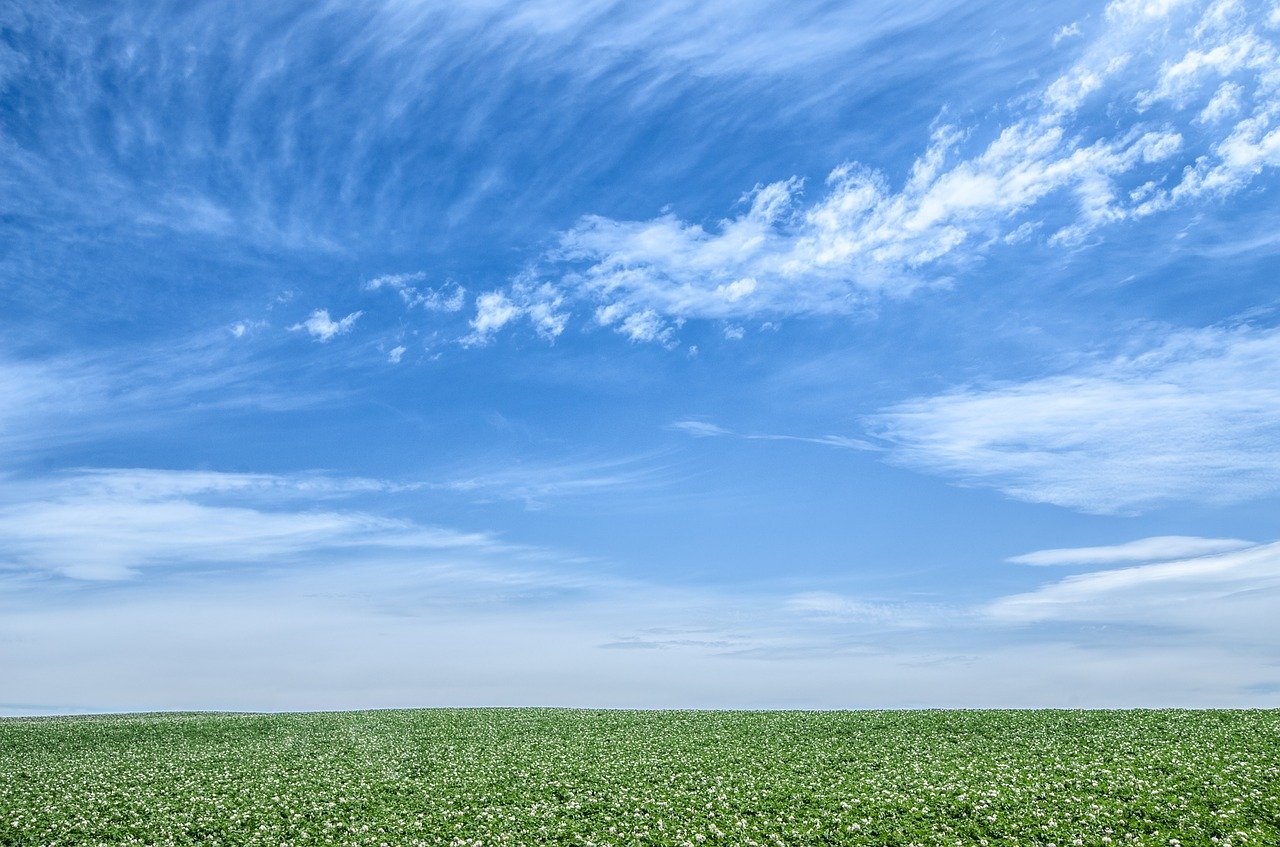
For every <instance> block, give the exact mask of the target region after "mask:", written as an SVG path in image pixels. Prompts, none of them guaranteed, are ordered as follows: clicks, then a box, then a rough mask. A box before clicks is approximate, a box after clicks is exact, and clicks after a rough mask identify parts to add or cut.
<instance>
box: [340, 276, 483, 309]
mask: <svg viewBox="0 0 1280 847" xmlns="http://www.w3.org/2000/svg"><path fill="white" fill-rule="evenodd" d="M426 278H427V275H426V273H424V272H422V271H418V272H416V273H410V274H388V275H386V276H379V277H375V278H373V279H371V280H369V281H368V282H366V283H365V284H364V289H365V290H366V291H377V290H378V289H380V288H390V289H392V290H393V291H395V292H397V293H398V294H399V295H400V299H401V300H403V301H404V304H405V305H406V306H408V307H409V308H414V307H419V308H422V309H426V310H427V311H429V312H458V311H461V310H462V307H463V306H465V305H466V303H467V290H466V289H465V288H463V287H462V286H461V285H458V284H457V283H455V282H449V283H446V284H445V285H442V286H440V287H439V288H415V287H414V286H413V285H411V283H414V282H420V281H422V280H424V279H426Z"/></svg>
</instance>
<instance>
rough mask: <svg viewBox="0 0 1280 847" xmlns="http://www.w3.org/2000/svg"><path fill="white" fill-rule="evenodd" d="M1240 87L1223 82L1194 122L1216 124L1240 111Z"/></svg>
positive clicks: (1232, 83)
mask: <svg viewBox="0 0 1280 847" xmlns="http://www.w3.org/2000/svg"><path fill="white" fill-rule="evenodd" d="M1240 90H1241V89H1240V86H1238V85H1236V84H1235V83H1234V82H1224V83H1222V85H1220V86H1218V90H1217V91H1216V92H1214V95H1213V97H1212V99H1210V100H1209V102H1208V103H1206V104H1205V107H1204V108H1203V109H1201V110H1200V114H1199V115H1198V116H1197V117H1196V120H1197V121H1199V122H1200V123H1207V124H1209V123H1217V122H1218V121H1220V120H1222V119H1223V118H1227V117H1230V116H1231V115H1234V114H1235V113H1237V112H1239V111H1240Z"/></svg>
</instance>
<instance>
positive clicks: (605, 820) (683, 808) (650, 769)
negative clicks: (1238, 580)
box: [0, 709, 1280, 847]
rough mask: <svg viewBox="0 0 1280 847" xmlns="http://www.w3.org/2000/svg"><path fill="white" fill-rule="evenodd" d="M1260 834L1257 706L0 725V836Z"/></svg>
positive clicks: (1279, 812) (1027, 841) (957, 840)
mask: <svg viewBox="0 0 1280 847" xmlns="http://www.w3.org/2000/svg"><path fill="white" fill-rule="evenodd" d="M122 844H130V845H143V844H145V845H179V844H193V845H194V844H200V845H228V847H230V845H236V846H237V847H240V845H267V847H293V845H298V847H302V846H303V845H373V847H379V845H395V846H396V847H400V845H448V847H464V846H465V847H481V845H488V847H497V846H498V845H518V844H565V845H569V844H572V845H601V846H603V845H615V847H623V845H640V844H646V845H647V844H653V845H701V844H734V845H739V844H741V845H766V847H777V845H814V844H830V845H835V844H848V845H875V846H876V847H881V846H882V845H904V847H905V846H906V845H930V847H932V845H939V847H951V845H979V847H983V845H986V847H997V845H1000V847H1005V845H1039V846H1040V847H1050V846H1051V847H1081V845H1147V847H1156V845H1159V847H1192V846H1193V845H1203V847H1250V845H1256V847H1264V845H1272V846H1274V845H1280V713H1277V712H1273V711H1247V712H1186V711H1126V712H1084V711H1024V712H978V711H927V712H625V711H569V710H544V709H457V710H453V709H446V710H417V711H394V712H360V713H342V714H296V715H189V714H182V715H176V714H171V715H131V716H110V717H85V718H41V719H9V720H0V845H6V847H7V846H8V845H13V846H14V847H17V846H18V845H21V847H36V845H122Z"/></svg>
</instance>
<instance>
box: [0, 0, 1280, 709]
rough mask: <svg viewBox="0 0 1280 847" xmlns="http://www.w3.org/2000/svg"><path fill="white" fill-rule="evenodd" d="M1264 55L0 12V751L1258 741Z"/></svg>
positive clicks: (954, 39)
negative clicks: (486, 712) (514, 734)
mask: <svg viewBox="0 0 1280 847" xmlns="http://www.w3.org/2000/svg"><path fill="white" fill-rule="evenodd" d="M1278 199H1280V5H1276V4H1275V3H1259V2H1244V0H1239V1H1238V2H1237V1H1236V0H1214V1H1213V2H1193V0H1112V2H1110V3H1102V2H1076V0H1068V1H1067V2H1054V3H1025V2H1018V3H1014V2H981V3H979V2H970V0H948V2H937V0H923V2H919V3H897V2H888V0H858V2H850V3H832V2H828V1H827V0H788V2H774V0H733V2H729V0H703V2H679V3H677V2H671V0H650V2H643V3H641V2H631V0H625V1H624V0H572V2H570V0H527V2H520V3H508V2H502V0H469V1H468V2H461V3H458V2H448V3H444V2H434V0H369V1H368V2H359V3H354V2H346V0H326V2H320V3H316V2H290V0H284V2H281V3H273V4H260V3H247V2H235V1H234V0H219V2H201V3H176V2H149V3H142V2H131V0H123V1H122V2H112V3H99V2H93V0H85V2H79V3H58V2H47V1H46V0H21V2H13V0H3V2H0V321H2V322H3V324H2V326H3V331H2V332H0V714H11V715H23V714H49V713H53V714H59V713H77V712H119V711H149V710H167V709H184V710H186V709H192V710H196V709H199V710H205V709H209V710H223V709H226V710H261V711H274V710H310V709H362V708H387V707H414V706H481V705H483V706H525V705H530V706H533V705H536V706H586V707H643V708H649V707H655V708H666V707H697V708H838V709H854V708H914V707H1072V708H1075V707H1130V706H1190V707H1208V706H1215V707H1216V706H1222V707H1226V706H1233V707H1234V706H1240V707H1264V706H1276V705H1277V704H1280V616H1278V615H1277V614H1276V613H1275V612H1276V609H1277V608H1280V527H1278V526H1277V521H1276V516H1277V514H1278V513H1280V512H1278V507H1280V285H1277V269H1280V234H1278V233H1280V202H1278Z"/></svg>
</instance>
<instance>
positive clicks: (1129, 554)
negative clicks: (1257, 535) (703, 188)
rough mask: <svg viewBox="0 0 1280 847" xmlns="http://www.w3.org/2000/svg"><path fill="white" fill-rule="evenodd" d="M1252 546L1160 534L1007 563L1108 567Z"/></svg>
mask: <svg viewBox="0 0 1280 847" xmlns="http://www.w3.org/2000/svg"><path fill="white" fill-rule="evenodd" d="M1252 546H1254V542H1252V541H1242V540H1240V539H1239V538H1197V537H1195V536H1188V535H1162V536H1156V537H1153V538H1140V539H1138V540H1137V541H1129V542H1126V543H1124V544H1112V545H1109V546H1106V547H1074V548H1061V549H1055V550H1037V551H1035V552H1034V553H1023V554H1022V555H1020V556H1012V557H1010V558H1009V559H1008V560H1007V561H1009V562H1012V563H1014V564H1017V565H1037V566H1047V565H1110V564H1117V563H1127V562H1154V561H1157V560H1161V559H1163V560H1165V561H1168V560H1171V559H1185V558H1191V557H1193V556H1209V555H1213V554H1215V553H1226V552H1230V551H1233V550H1242V549H1244V548H1245V547H1252Z"/></svg>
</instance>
